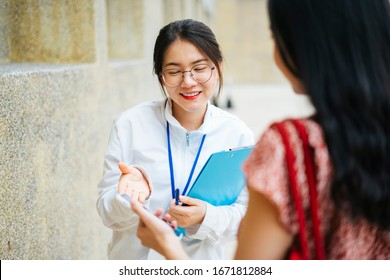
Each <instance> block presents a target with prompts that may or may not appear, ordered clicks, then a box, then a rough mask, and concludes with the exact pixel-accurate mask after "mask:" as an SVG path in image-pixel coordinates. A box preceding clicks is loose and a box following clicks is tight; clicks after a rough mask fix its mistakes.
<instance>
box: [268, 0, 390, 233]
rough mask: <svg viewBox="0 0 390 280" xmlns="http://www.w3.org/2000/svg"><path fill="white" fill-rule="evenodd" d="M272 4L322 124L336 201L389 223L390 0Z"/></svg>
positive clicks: (281, 38)
mask: <svg viewBox="0 0 390 280" xmlns="http://www.w3.org/2000/svg"><path fill="white" fill-rule="evenodd" d="M268 12H269V16H270V22H271V30H272V32H273V35H274V38H275V42H276V46H277V48H278V50H279V51H280V53H281V57H282V59H283V61H284V63H285V64H286V66H287V67H288V68H289V69H290V70H291V72H292V73H293V74H295V75H296V77H298V78H299V79H300V80H301V82H302V83H303V86H304V88H305V90H306V93H307V94H308V96H309V98H310V99H311V101H312V103H313V105H314V107H315V109H316V115H315V118H316V120H317V121H318V123H319V124H320V125H321V127H322V129H323V131H324V136H325V141H326V143H327V146H328V149H329V153H330V157H331V160H332V163H333V166H334V174H333V181H332V188H331V193H332V198H333V201H334V202H335V205H336V207H338V208H340V209H342V210H347V211H348V213H349V214H350V216H351V217H352V218H354V219H356V218H359V217H363V218H365V219H366V220H368V221H369V222H370V223H373V224H376V225H378V226H379V227H381V228H387V229H388V228H390V4H389V0H342V1H340V0H326V1H323V0H269V1H268Z"/></svg>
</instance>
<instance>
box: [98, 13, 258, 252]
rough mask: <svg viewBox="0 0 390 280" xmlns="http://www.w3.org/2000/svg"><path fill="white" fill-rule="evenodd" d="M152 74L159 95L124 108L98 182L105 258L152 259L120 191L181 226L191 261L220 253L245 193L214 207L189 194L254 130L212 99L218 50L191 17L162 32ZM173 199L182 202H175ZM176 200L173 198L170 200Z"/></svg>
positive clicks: (218, 79) (219, 81) (217, 82)
mask: <svg viewBox="0 0 390 280" xmlns="http://www.w3.org/2000/svg"><path fill="white" fill-rule="evenodd" d="M153 60H154V72H155V74H156V75H157V77H158V80H159V82H160V85H161V88H162V91H163V93H164V95H165V98H164V99H162V100H156V101H150V102H146V103H143V104H140V105H138V106H135V107H133V108H130V109H129V110H127V111H125V112H123V113H122V114H120V115H119V116H118V117H117V118H116V120H115V122H114V125H113V128H112V132H111V137H110V141H109V145H108V149H107V152H106V155H105V164H104V176H103V179H102V180H101V182H100V183H99V186H98V188H99V194H100V196H99V198H98V201H97V209H98V212H99V214H100V216H101V218H102V220H103V223H104V224H105V225H106V226H107V227H109V228H111V229H112V231H113V232H112V240H111V242H110V243H109V246H108V256H109V258H110V259H151V258H158V257H159V256H158V255H156V253H155V252H151V251H150V249H149V248H147V247H144V246H142V244H141V242H140V241H139V240H138V238H137V233H136V231H137V226H138V216H137V215H135V214H134V213H133V212H132V210H131V207H130V203H129V201H128V200H126V199H125V197H126V196H124V194H126V195H128V196H130V197H131V198H132V199H134V200H137V201H139V202H141V203H142V204H143V205H144V206H145V207H146V208H149V209H150V210H152V211H155V210H157V209H160V208H162V209H164V211H165V213H166V217H169V218H171V219H172V220H174V221H175V222H174V224H175V225H176V224H177V225H178V226H179V227H181V228H184V229H185V232H183V231H182V234H184V236H183V237H182V239H181V243H182V245H183V248H184V249H185V250H186V252H187V253H188V254H189V255H190V256H191V257H192V258H194V259H222V258H225V257H226V255H225V252H224V249H225V247H226V244H227V242H231V241H232V240H234V239H235V236H236V233H237V229H238V225H239V223H240V220H241V218H242V216H243V214H244V213H245V210H246V205H247V191H246V190H245V189H244V190H243V191H242V192H241V194H240V195H239V196H238V198H237V200H236V201H235V203H233V204H232V205H228V206H219V207H216V206H213V205H211V204H209V203H206V202H205V201H202V200H198V199H194V198H190V197H187V196H186V194H187V193H188V190H189V189H190V187H191V185H192V183H193V181H194V179H195V178H196V177H197V175H198V173H199V172H200V170H201V168H202V166H203V165H204V164H205V162H206V161H207V159H208V157H209V156H210V155H211V154H212V153H214V152H218V151H221V150H226V149H231V148H236V147H242V146H249V145H253V143H254V139H253V134H252V132H251V131H250V130H249V128H248V127H247V126H246V125H245V124H244V123H243V122H242V121H241V120H239V119H238V118H237V117H235V116H233V115H231V114H229V113H227V112H225V111H223V110H221V109H220V108H217V107H215V106H213V105H211V103H210V99H211V98H212V97H213V95H214V94H215V92H216V90H217V89H218V95H219V94H220V92H221V88H222V85H223V76H222V72H221V67H222V60H223V59H222V53H221V51H220V48H219V45H218V43H217V41H216V39H215V36H214V34H213V32H212V31H211V30H210V28H209V27H207V26H206V25H205V24H203V23H201V22H198V21H194V20H190V19H187V20H180V21H176V22H172V23H170V24H168V25H167V26H165V27H163V28H162V29H161V30H160V33H159V35H158V37H157V39H156V42H155V47H154V56H153ZM178 195H180V197H179V200H180V201H181V203H185V204H186V205H187V206H181V205H180V204H179V205H176V203H175V202H177V201H176V199H177V198H178ZM175 198H176V199H175Z"/></svg>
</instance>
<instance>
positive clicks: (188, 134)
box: [186, 131, 190, 147]
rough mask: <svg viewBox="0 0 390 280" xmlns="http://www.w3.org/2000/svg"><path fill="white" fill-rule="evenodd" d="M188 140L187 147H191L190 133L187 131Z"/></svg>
mask: <svg viewBox="0 0 390 280" xmlns="http://www.w3.org/2000/svg"><path fill="white" fill-rule="evenodd" d="M186 140H187V147H189V146H190V133H189V132H188V131H187V132H186Z"/></svg>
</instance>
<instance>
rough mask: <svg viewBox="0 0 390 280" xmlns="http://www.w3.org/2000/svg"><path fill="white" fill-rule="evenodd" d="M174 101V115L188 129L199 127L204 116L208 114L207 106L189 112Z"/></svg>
mask: <svg viewBox="0 0 390 280" xmlns="http://www.w3.org/2000/svg"><path fill="white" fill-rule="evenodd" d="M178 107H179V106H177V105H175V104H174V103H173V105H172V115H173V116H174V117H175V119H176V120H177V121H178V122H179V123H180V124H181V126H182V127H184V128H185V129H186V130H187V131H193V130H197V129H199V127H200V126H201V125H202V124H203V120H204V116H205V115H206V110H207V106H206V107H205V108H204V109H202V110H199V111H196V112H187V111H185V110H183V109H182V108H180V107H179V108H178Z"/></svg>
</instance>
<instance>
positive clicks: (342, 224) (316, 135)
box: [244, 119, 390, 259]
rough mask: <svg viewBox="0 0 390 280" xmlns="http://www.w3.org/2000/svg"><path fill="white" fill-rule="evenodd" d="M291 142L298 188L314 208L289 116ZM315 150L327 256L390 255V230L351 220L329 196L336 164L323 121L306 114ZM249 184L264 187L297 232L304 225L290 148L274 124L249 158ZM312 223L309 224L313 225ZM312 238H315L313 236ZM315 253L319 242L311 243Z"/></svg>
mask: <svg viewBox="0 0 390 280" xmlns="http://www.w3.org/2000/svg"><path fill="white" fill-rule="evenodd" d="M285 123H286V128H287V130H288V132H289V133H290V141H291V145H292V148H293V149H294V150H296V156H297V159H296V163H297V165H296V166H295V168H296V171H297V176H298V181H299V186H298V191H299V192H300V197H301V199H302V204H303V207H304V210H305V211H310V208H309V206H310V203H309V197H310V196H309V192H308V190H309V189H308V185H307V181H306V176H305V172H304V163H303V150H302V146H301V143H300V139H299V137H298V134H297V132H296V130H295V129H294V127H293V124H292V123H291V122H290V121H288V120H286V121H285ZM302 123H303V124H304V125H305V126H306V130H307V133H308V135H309V144H310V146H311V147H312V148H313V150H314V161H315V165H316V178H317V191H318V202H319V209H318V214H319V218H320V230H321V234H322V237H323V239H324V240H323V242H324V246H325V257H326V258H327V259H390V231H385V232H384V231H380V230H378V228H377V227H375V226H372V225H370V224H368V223H366V222H365V221H364V220H362V219H361V220H358V221H357V222H354V223H353V222H352V221H350V219H349V217H348V216H347V215H345V213H343V212H341V211H339V210H338V209H335V207H334V205H333V202H332V200H331V197H330V186H331V178H332V164H331V162H330V158H329V153H328V150H327V147H326V144H325V140H324V138H323V134H322V130H321V127H320V126H319V125H318V124H317V123H316V122H314V121H312V120H310V119H304V120H302ZM244 171H245V173H246V177H247V180H248V186H249V187H251V188H252V189H254V190H256V191H258V192H261V193H262V194H263V195H265V196H266V197H268V199H269V200H270V201H271V202H273V203H274V204H275V206H276V207H277V208H278V210H279V213H280V221H281V222H282V224H283V225H284V226H285V227H286V229H287V230H289V231H290V232H291V233H293V234H295V235H297V233H298V231H299V225H298V220H297V215H296V211H295V206H294V204H293V200H292V197H291V194H290V188H289V180H288V172H287V165H286V162H285V150H284V145H283V143H282V138H281V136H280V134H279V132H278V131H277V130H276V128H274V127H270V128H268V129H267V130H266V131H265V133H264V134H263V136H262V137H261V139H260V140H259V141H258V143H257V145H256V147H255V149H254V150H253V152H252V154H251V155H250V157H249V158H248V160H247V161H246V163H245V164H244ZM308 226H309V227H310V225H308ZM311 241H312V240H311ZM309 246H310V248H311V254H312V255H314V252H313V250H314V247H313V244H312V242H311V244H310V243H309Z"/></svg>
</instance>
